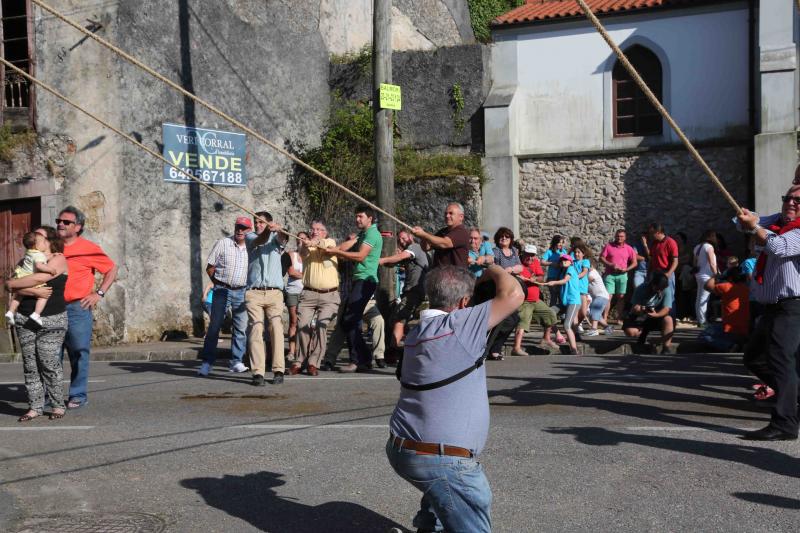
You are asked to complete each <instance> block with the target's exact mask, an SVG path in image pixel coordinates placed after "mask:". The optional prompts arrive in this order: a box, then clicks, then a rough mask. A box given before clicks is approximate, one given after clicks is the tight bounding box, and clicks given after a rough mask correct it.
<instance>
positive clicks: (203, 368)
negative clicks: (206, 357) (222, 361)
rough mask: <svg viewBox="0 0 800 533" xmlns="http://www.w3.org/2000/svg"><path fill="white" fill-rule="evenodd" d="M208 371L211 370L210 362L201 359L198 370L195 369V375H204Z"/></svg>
mask: <svg viewBox="0 0 800 533" xmlns="http://www.w3.org/2000/svg"><path fill="white" fill-rule="evenodd" d="M209 372H211V363H209V362H208V361H203V364H202V365H200V370H198V371H197V375H198V376H203V377H205V376H207V375H208V373H209Z"/></svg>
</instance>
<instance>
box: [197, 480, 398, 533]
mask: <svg viewBox="0 0 800 533" xmlns="http://www.w3.org/2000/svg"><path fill="white" fill-rule="evenodd" d="M282 477H283V474H279V473H276V472H258V473H255V474H245V475H243V476H234V475H225V476H223V477H222V478H221V479H220V478H210V477H201V478H192V479H184V480H182V481H181V486H182V487H185V488H187V489H192V490H196V491H197V493H198V494H199V495H200V496H201V497H202V498H203V499H204V500H205V502H206V503H207V504H208V505H210V506H212V507H216V508H217V509H220V510H222V511H224V512H226V513H228V514H229V515H231V516H235V517H237V518H241V519H242V520H245V521H247V522H248V523H250V524H251V525H252V526H253V527H256V528H258V529H259V530H261V531H270V532H286V533H304V532H308V533H311V532H314V533H319V532H334V531H388V530H389V528H392V527H400V525H399V524H397V523H395V522H393V521H392V520H389V519H388V518H386V517H385V516H382V515H380V514H378V513H376V512H374V511H371V510H370V509H367V508H366V507H363V506H361V505H358V504H356V503H352V502H328V503H324V504H322V505H306V504H303V503H300V502H298V501H292V500H291V499H289V498H282V497H281V496H279V495H278V494H277V493H276V492H275V490H274V489H275V487H280V486H281V485H285V484H286V481H284V480H283V479H281V478H282Z"/></svg>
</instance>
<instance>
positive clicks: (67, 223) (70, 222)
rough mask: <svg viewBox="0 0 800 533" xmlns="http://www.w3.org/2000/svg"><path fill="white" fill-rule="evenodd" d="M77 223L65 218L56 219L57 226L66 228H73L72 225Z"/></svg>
mask: <svg viewBox="0 0 800 533" xmlns="http://www.w3.org/2000/svg"><path fill="white" fill-rule="evenodd" d="M75 223H76V222H75V221H74V220H64V219H63V218H57V219H56V225H58V224H63V225H65V226H71V225H73V224H75Z"/></svg>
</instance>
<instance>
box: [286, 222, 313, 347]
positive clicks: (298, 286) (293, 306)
mask: <svg viewBox="0 0 800 533" xmlns="http://www.w3.org/2000/svg"><path fill="white" fill-rule="evenodd" d="M297 236H298V237H303V238H305V239H308V234H307V233H306V232H305V231H301V232H300V233H298V234H297ZM302 248H303V243H302V242H300V241H298V242H297V249H296V250H291V251H288V252H286V254H287V255H288V256H289V259H291V264H290V265H289V269H288V270H287V272H286V273H287V274H288V276H289V281H287V282H286V288H285V289H284V290H283V296H284V300H285V301H286V308H287V309H288V310H289V355H288V356H287V358H288V360H289V361H290V362H291V363H294V362H295V361H296V360H297V338H296V337H297V304H298V303H299V301H300V293H301V292H303V258H302V257H301V256H300V253H301V252H302V251H303V250H302Z"/></svg>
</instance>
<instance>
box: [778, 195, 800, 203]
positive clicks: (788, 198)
mask: <svg viewBox="0 0 800 533" xmlns="http://www.w3.org/2000/svg"><path fill="white" fill-rule="evenodd" d="M781 200H783V201H784V202H794V203H796V204H799V205H800V196H789V195H786V196H781Z"/></svg>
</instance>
